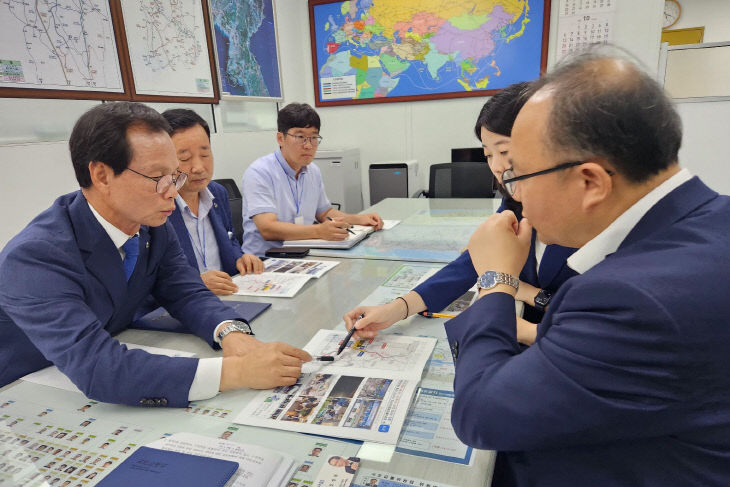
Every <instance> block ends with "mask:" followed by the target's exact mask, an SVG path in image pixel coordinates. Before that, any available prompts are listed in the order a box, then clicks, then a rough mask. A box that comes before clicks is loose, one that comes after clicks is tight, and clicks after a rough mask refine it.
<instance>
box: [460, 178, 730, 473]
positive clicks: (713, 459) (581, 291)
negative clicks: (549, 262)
mask: <svg viewBox="0 0 730 487" xmlns="http://www.w3.org/2000/svg"><path fill="white" fill-rule="evenodd" d="M728 222H730V198H729V197H727V196H718V195H717V193H715V192H713V191H711V190H710V189H709V188H707V187H706V186H705V185H704V184H703V183H702V182H701V181H700V180H699V179H697V178H692V179H691V180H690V181H688V182H686V183H684V184H682V185H681V186H679V187H678V188H676V189H675V190H674V191H672V192H671V193H670V194H669V195H667V196H666V197H664V198H663V199H661V200H660V201H659V202H658V203H657V204H656V205H654V207H653V208H652V209H651V210H650V211H649V212H647V213H646V215H644V217H643V218H642V219H641V220H640V221H639V223H638V224H637V225H636V226H635V227H634V228H633V229H632V231H631V232H630V233H629V235H628V236H627V237H626V238H625V239H624V241H623V242H622V243H621V245H620V247H619V248H618V250H617V251H616V252H615V253H613V254H611V255H609V256H607V257H606V259H605V260H603V261H602V262H601V263H599V264H597V265H596V266H595V267H593V268H592V269H590V270H589V271H587V272H586V273H585V274H582V275H579V276H576V277H573V278H572V279H570V280H568V281H567V282H565V284H563V286H562V287H561V288H560V290H559V291H558V293H557V294H556V295H555V296H554V297H553V300H552V302H551V304H550V307H549V308H548V310H547V312H546V314H545V317H544V318H543V320H542V322H541V323H540V325H539V327H538V335H537V341H536V342H535V344H534V345H533V346H531V347H530V348H528V349H526V350H524V351H522V352H521V353H520V347H519V345H518V343H517V340H516V336H515V326H514V323H515V309H514V299H513V298H512V296H510V295H509V294H506V293H492V294H488V295H486V296H485V297H483V298H481V299H480V300H479V301H477V302H476V303H475V304H474V305H472V306H471V307H470V308H469V309H468V310H466V311H464V312H463V313H461V315H459V316H458V317H457V318H455V319H453V320H451V321H449V322H447V323H446V332H447V335H448V337H449V341H450V343H451V347H452V351H453V353H454V356H455V366H456V377H455V380H454V392H455V401H454V406H453V410H452V424H453V426H454V429H455V431H456V433H457V435H458V436H459V438H460V439H461V440H462V441H463V442H465V443H466V444H468V445H472V446H474V447H477V448H486V449H495V450H500V451H502V452H504V453H505V454H504V458H505V460H506V461H505V464H504V465H503V467H505V469H508V470H509V472H496V471H495V477H497V478H501V479H503V480H505V479H507V481H505V484H508V485H519V486H526V485H540V486H565V485H575V484H579V485H601V486H604V485H621V486H626V485H636V486H639V485H640V486H662V487H664V486H667V485H682V486H684V485H697V486H728V485H730V373H728V371H729V370H730V353H728V351H730V326H728V322H727V319H728V316H730V299H728V276H730V260H729V259H728V256H730V224H729V223H728Z"/></svg>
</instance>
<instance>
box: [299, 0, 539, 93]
mask: <svg viewBox="0 0 730 487" xmlns="http://www.w3.org/2000/svg"><path fill="white" fill-rule="evenodd" d="M543 15H544V2H543V1H542V0H453V1H448V2H447V1H443V0H351V1H344V2H333V3H322V4H317V5H314V7H313V18H312V21H313V23H314V25H313V28H314V33H315V39H314V44H313V48H314V49H315V55H316V60H317V62H316V64H317V65H316V69H317V78H318V86H317V87H316V89H317V90H319V99H320V100H321V101H324V102H326V101H336V100H366V99H374V98H386V99H387V98H389V97H400V96H415V95H431V94H443V95H446V96H448V94H450V93H463V92H465V91H479V90H493V89H499V88H503V87H505V86H507V85H510V84H512V83H515V82H518V81H526V80H532V79H535V78H537V77H538V76H539V75H540V64H541V55H542V38H543Z"/></svg>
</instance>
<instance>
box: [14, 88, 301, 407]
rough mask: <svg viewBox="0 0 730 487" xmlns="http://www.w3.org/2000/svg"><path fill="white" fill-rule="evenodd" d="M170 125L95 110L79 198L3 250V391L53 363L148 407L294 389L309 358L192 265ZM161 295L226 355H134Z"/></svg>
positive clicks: (78, 146)
mask: <svg viewBox="0 0 730 487" xmlns="http://www.w3.org/2000/svg"><path fill="white" fill-rule="evenodd" d="M169 132H170V126H169V125H168V123H167V122H166V121H165V119H164V118H163V117H162V116H161V115H160V114H159V113H157V112H156V111H154V110H153V109H151V108H149V107H146V106H145V105H142V104H139V103H129V102H119V103H106V104H102V105H99V106H96V107H94V108H92V109H91V110H89V111H88V112H86V113H85V114H84V115H83V116H82V117H81V118H80V119H79V120H78V122H77V123H76V125H75V126H74V129H73V131H72V134H71V138H70V140H69V147H70V151H71V160H72V162H73V166H74V170H75V172H76V178H77V180H78V182H79V185H80V186H81V190H80V191H77V192H74V193H70V194H67V195H64V196H61V197H60V198H58V199H57V200H56V201H55V203H54V204H53V205H52V206H51V207H50V208H49V209H48V210H46V211H44V212H43V213H41V214H40V215H39V216H37V217H36V218H35V219H34V220H33V221H32V222H31V223H30V224H29V225H28V226H27V227H26V228H25V229H24V230H23V231H21V232H20V234H18V235H17V236H16V237H15V238H13V240H11V241H10V242H9V243H8V244H7V245H6V247H5V248H4V249H3V251H2V253H0V275H2V280H0V386H2V385H6V384H8V383H9V382H11V381H13V380H15V379H17V378H19V377H22V376H23V375H25V374H27V373H29V372H33V371H35V370H38V369H40V368H43V367H47V366H49V365H52V364H55V365H56V366H58V368H59V369H60V370H61V371H62V372H63V373H65V374H66V375H67V376H68V377H69V378H70V379H71V380H72V381H73V382H74V384H76V386H77V387H78V388H79V389H81V391H82V392H84V394H86V395H87V396H88V397H90V398H93V399H97V400H102V401H105V402H112V403H122V404H129V405H143V406H172V407H184V406H187V404H188V401H189V400H199V399H205V398H209V397H211V396H213V395H215V394H216V393H217V392H218V391H219V390H226V389H234V388H239V387H254V388H268V387H273V386H278V385H285V384H293V383H294V382H295V381H296V378H297V377H298V376H299V374H300V371H301V364H302V362H303V361H307V360H310V359H311V357H310V356H309V354H307V353H306V352H304V351H302V350H299V349H297V348H294V347H291V346H289V345H285V344H282V343H272V344H265V343H262V342H259V341H258V340H257V339H256V338H254V337H253V336H252V333H251V330H250V327H248V325H247V324H246V323H243V322H241V321H237V318H238V317H237V316H236V314H235V312H234V311H233V310H231V308H230V307H228V306H226V305H225V304H223V303H221V301H220V300H219V299H218V298H217V297H215V296H214V295H213V294H212V293H211V292H210V291H209V290H208V289H206V288H205V286H204V285H203V283H202V282H201V280H200V275H199V274H198V272H197V271H196V270H195V269H193V268H191V267H190V266H189V264H188V262H187V259H186V258H185V255H184V254H183V252H182V250H181V248H180V244H179V243H178V240H177V237H176V236H175V231H174V229H173V228H172V226H171V225H170V224H169V223H166V220H167V218H168V217H169V216H170V214H171V213H172V211H173V210H174V208H175V204H174V199H175V197H176V196H177V190H178V189H179V188H180V186H182V184H183V183H184V182H185V179H186V175H185V174H184V173H181V172H180V171H178V161H177V157H176V154H175V148H174V146H173V144H172V141H171V140H170V136H169V135H168V134H169ZM149 294H152V296H153V297H154V298H155V299H156V300H157V301H158V302H159V303H160V304H162V305H163V306H164V307H165V308H166V309H167V310H168V311H169V312H170V314H171V315H172V316H174V317H175V318H177V319H178V320H180V321H181V322H182V323H183V324H184V325H185V326H186V327H187V328H188V329H190V330H191V331H192V332H193V333H195V334H196V335H198V336H199V337H200V338H202V339H203V340H205V341H206V342H208V343H209V344H210V345H211V346H213V347H215V348H217V347H219V346H220V347H222V349H223V357H222V358H211V359H200V360H199V359H193V358H180V357H176V358H173V357H167V356H162V355H153V354H149V353H147V352H144V351H141V350H129V349H127V347H126V346H123V345H120V344H119V343H118V342H117V341H116V340H115V339H114V338H113V335H115V334H117V333H119V332H121V331H122V330H124V329H125V328H126V327H127V326H128V325H129V323H130V321H131V320H132V318H133V316H134V314H135V311H136V310H137V307H138V306H139V304H140V302H142V300H143V299H144V298H145V297H147V296H148V295H149Z"/></svg>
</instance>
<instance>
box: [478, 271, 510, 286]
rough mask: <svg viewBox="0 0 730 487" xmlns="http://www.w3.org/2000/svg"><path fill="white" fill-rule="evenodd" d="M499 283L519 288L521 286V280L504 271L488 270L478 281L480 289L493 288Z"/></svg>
mask: <svg viewBox="0 0 730 487" xmlns="http://www.w3.org/2000/svg"><path fill="white" fill-rule="evenodd" d="M497 284H507V285H508V286H512V287H513V288H515V289H518V288H519V287H520V280H519V279H517V278H516V277H515V276H511V275H509V274H505V273H504V272H497V271H487V272H485V273H484V274H482V275H481V276H479V280H478V281H477V286H478V287H479V289H492V288H493V287H494V286H496V285H497Z"/></svg>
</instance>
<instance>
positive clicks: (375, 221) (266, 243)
mask: <svg viewBox="0 0 730 487" xmlns="http://www.w3.org/2000/svg"><path fill="white" fill-rule="evenodd" d="M277 126H278V132H277V134H276V141H277V143H278V144H279V149H277V150H276V151H275V152H274V153H272V154H269V155H266V156H264V157H261V158H259V159H257V160H256V161H254V162H253V164H251V166H250V167H249V168H248V169H247V170H246V172H245V173H244V175H243V183H242V188H241V194H242V195H243V212H242V213H243V243H242V245H241V249H242V250H243V252H244V253H249V254H254V255H258V256H259V257H261V256H263V255H264V254H265V253H266V251H267V250H268V249H270V248H272V247H279V246H281V244H282V241H283V240H306V239H316V238H319V239H324V240H344V239H346V238H347V235H348V233H347V228H348V227H349V226H351V225H369V226H373V227H375V229H376V230H380V229H381V228H382V227H383V221H382V220H381V219H380V217H379V216H378V215H377V214H375V213H370V214H367V215H351V214H347V213H343V212H341V211H338V210H335V209H334V208H332V206H331V205H330V202H329V200H328V199H327V195H326V194H325V191H324V185H323V184H322V175H321V173H320V172H319V168H318V167H317V166H316V165H315V164H311V162H312V160H313V159H314V155H315V154H316V153H317V147H318V146H319V144H320V142H321V141H322V137H321V136H320V135H319V128H320V121H319V115H318V114H317V112H316V111H315V110H314V109H313V108H312V107H311V106H309V105H307V104H306V103H290V104H289V105H287V106H285V107H284V108H282V109H281V110H279V114H278V117H277ZM315 222H318V223H319V224H318V225H315V224H314V223H315Z"/></svg>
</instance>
